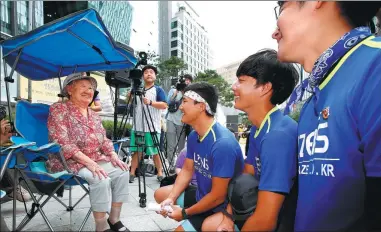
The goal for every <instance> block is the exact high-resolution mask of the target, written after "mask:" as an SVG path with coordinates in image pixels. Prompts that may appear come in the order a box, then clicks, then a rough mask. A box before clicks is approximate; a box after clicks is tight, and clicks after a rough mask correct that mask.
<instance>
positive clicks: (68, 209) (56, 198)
mask: <svg viewBox="0 0 381 232" xmlns="http://www.w3.org/2000/svg"><path fill="white" fill-rule="evenodd" d="M52 197H53V198H54V199H55V200H56V201H58V202H59V203H61V205H63V207H65V208H66V210H67V211H70V206H67V205H66V204H65V203H64V202H63V201H61V200H60V199H59V198H58V197H56V196H54V195H53V196H52Z"/></svg>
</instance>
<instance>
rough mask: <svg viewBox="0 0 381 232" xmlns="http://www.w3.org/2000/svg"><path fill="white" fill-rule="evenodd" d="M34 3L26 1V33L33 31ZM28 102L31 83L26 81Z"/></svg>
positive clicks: (30, 97)
mask: <svg viewBox="0 0 381 232" xmlns="http://www.w3.org/2000/svg"><path fill="white" fill-rule="evenodd" d="M33 22H34V2H33V1H28V31H31V30H33V24H34V23H33ZM28 101H29V102H32V81H31V80H30V79H28Z"/></svg>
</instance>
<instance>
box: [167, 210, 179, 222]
mask: <svg viewBox="0 0 381 232" xmlns="http://www.w3.org/2000/svg"><path fill="white" fill-rule="evenodd" d="M172 209H173V211H172V212H170V213H168V216H169V217H170V218H172V219H173V220H176V221H178V222H179V221H181V220H183V214H182V213H181V211H182V210H183V209H182V208H180V207H178V206H172Z"/></svg>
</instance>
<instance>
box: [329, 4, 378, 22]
mask: <svg viewBox="0 0 381 232" xmlns="http://www.w3.org/2000/svg"><path fill="white" fill-rule="evenodd" d="M336 4H337V5H338V7H339V9H340V13H341V15H342V16H344V17H345V18H346V20H347V21H348V23H349V24H350V25H351V26H353V27H361V26H374V25H373V21H372V20H373V17H375V16H376V14H377V12H378V11H379V9H380V8H381V2H380V1H337V2H336Z"/></svg>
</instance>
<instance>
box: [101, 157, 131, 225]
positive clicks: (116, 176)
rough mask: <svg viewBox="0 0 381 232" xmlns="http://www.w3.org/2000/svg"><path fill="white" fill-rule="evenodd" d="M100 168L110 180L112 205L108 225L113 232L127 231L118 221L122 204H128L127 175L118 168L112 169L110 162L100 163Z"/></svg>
mask: <svg viewBox="0 0 381 232" xmlns="http://www.w3.org/2000/svg"><path fill="white" fill-rule="evenodd" d="M101 167H102V168H103V169H104V170H105V171H106V172H107V173H108V176H109V177H110V179H111V195H112V200H111V202H112V203H111V212H110V216H109V219H108V223H109V225H110V227H111V229H113V230H114V229H116V230H117V231H127V230H128V229H127V227H125V226H124V225H123V224H122V223H121V222H119V221H120V212H121V211H122V205H123V203H127V202H128V196H129V190H128V184H127V183H128V180H129V173H128V172H126V171H123V170H122V169H120V168H119V167H114V166H113V165H112V164H111V163H110V162H107V163H102V164H101ZM113 227H116V228H113Z"/></svg>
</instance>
